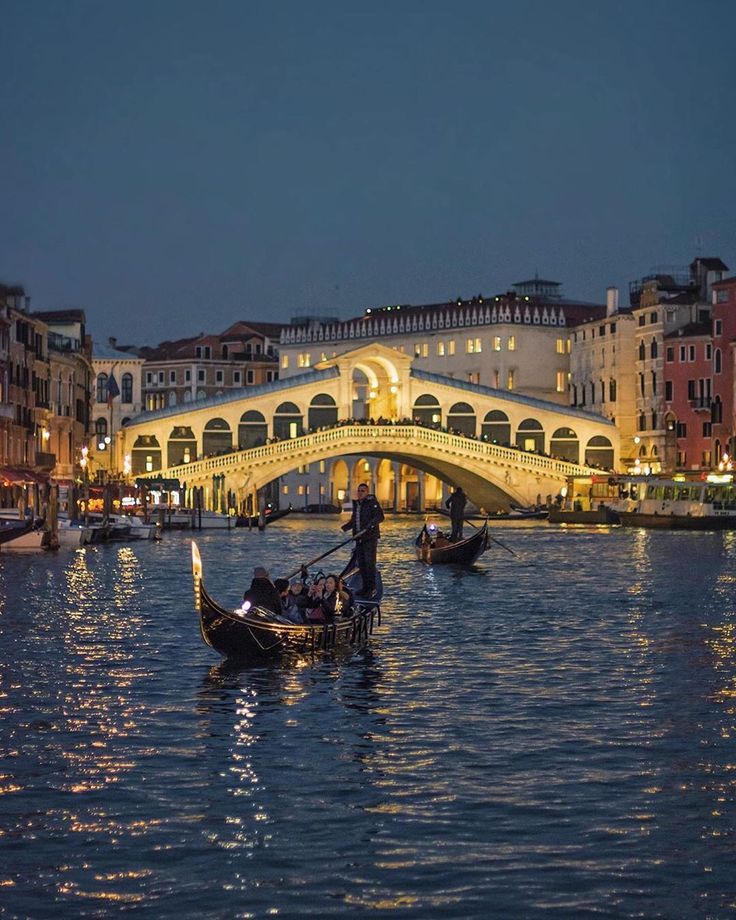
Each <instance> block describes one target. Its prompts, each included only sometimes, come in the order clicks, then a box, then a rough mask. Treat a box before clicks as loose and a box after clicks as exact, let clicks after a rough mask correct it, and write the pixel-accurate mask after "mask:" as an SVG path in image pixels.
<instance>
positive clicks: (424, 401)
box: [412, 393, 442, 427]
mask: <svg viewBox="0 0 736 920" xmlns="http://www.w3.org/2000/svg"><path fill="white" fill-rule="evenodd" d="M412 417H413V418H414V421H415V422H417V423H418V424H419V425H427V426H435V427H439V426H440V425H441V424H442V409H441V408H440V403H439V400H438V399H437V397H436V396H431V395H430V394H429V393H423V394H422V395H421V396H419V397H418V398H417V399H416V400H415V402H414V409H413V410H412Z"/></svg>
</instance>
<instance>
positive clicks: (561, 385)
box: [509, 371, 567, 393]
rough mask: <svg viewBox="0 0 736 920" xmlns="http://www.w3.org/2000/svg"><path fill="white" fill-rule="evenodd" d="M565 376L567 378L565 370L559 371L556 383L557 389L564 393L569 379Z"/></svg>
mask: <svg viewBox="0 0 736 920" xmlns="http://www.w3.org/2000/svg"><path fill="white" fill-rule="evenodd" d="M565 378H566V375H565V372H564V371H557V385H556V390H557V392H558V393H564V392H565V386H566V383H567V380H566V379H565ZM509 389H511V387H509Z"/></svg>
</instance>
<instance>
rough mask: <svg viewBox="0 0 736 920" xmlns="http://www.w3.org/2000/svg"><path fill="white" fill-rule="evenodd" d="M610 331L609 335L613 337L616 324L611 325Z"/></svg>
mask: <svg viewBox="0 0 736 920" xmlns="http://www.w3.org/2000/svg"><path fill="white" fill-rule="evenodd" d="M610 329H611V335H614V334H615V332H616V323H611V325H610Z"/></svg>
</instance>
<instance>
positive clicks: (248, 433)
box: [238, 409, 268, 450]
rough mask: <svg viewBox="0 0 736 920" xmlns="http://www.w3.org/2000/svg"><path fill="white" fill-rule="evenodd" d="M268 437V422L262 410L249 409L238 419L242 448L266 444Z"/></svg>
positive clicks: (240, 447)
mask: <svg viewBox="0 0 736 920" xmlns="http://www.w3.org/2000/svg"><path fill="white" fill-rule="evenodd" d="M267 437H268V422H267V421H266V418H265V416H264V415H263V413H262V412H259V411H258V410H257V409H249V410H248V411H247V412H244V413H243V414H242V415H241V416H240V420H239V421H238V447H239V449H240V450H245V449H246V448H248V447H258V446H259V445H260V444H265V443H266V438H267Z"/></svg>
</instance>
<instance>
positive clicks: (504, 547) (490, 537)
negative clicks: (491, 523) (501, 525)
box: [463, 518, 521, 559]
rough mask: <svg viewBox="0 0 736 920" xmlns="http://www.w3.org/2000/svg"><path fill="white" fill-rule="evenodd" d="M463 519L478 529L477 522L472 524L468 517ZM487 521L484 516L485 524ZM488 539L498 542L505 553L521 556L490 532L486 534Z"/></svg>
mask: <svg viewBox="0 0 736 920" xmlns="http://www.w3.org/2000/svg"><path fill="white" fill-rule="evenodd" d="M463 520H464V521H465V523H466V524H470V525H471V527H475V529H476V530H479V529H480V528H479V527H478V525H477V524H473V522H472V521H471V520H470V518H463ZM487 523H488V518H486V524H487ZM488 539H489V540H491V541H492V542H493V543H498V545H499V546H500V547H501V549H505V550H506V552H507V553H511V555H512V556H516V558H517V559H519V558H521V557H520V556H519V554H518V553H515V552H514V551H513V550H512V549H511V548H510V547H508V546H506V544H505V543H502V542H501V541H500V540H497V539H496V538H495V537H492V536H491V535H490V534H488Z"/></svg>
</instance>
